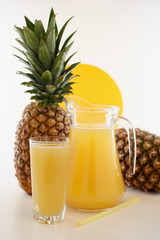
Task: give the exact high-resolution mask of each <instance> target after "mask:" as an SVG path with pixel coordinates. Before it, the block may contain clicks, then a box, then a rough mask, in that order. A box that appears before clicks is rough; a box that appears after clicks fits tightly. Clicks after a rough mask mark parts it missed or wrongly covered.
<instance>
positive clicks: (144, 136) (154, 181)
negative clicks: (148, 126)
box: [115, 128, 160, 192]
mask: <svg viewBox="0 0 160 240" xmlns="http://www.w3.org/2000/svg"><path fill="white" fill-rule="evenodd" d="M115 136H116V142H117V149H118V155H119V160H120V164H121V170H122V174H123V177H124V181H125V183H126V185H127V186H129V187H135V188H137V189H141V190H144V191H145V192H148V191H156V192H160V137H158V136H156V135H154V134H151V133H149V132H147V131H143V130H140V129H138V128H137V129H136V140H137V153H136V159H137V162H136V171H135V175H131V174H130V172H129V151H128V149H129V146H128V138H127V133H126V131H125V129H116V130H115ZM131 145H132V144H131ZM131 148H132V151H133V146H132V147H131Z"/></svg>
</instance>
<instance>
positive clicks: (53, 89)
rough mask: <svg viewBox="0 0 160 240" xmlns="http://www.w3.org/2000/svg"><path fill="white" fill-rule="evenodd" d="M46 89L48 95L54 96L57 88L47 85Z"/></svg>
mask: <svg viewBox="0 0 160 240" xmlns="http://www.w3.org/2000/svg"><path fill="white" fill-rule="evenodd" d="M45 89H46V91H47V92H48V93H50V94H52V93H54V92H55V90H56V87H55V86H54V85H51V84H49V85H46V87H45Z"/></svg>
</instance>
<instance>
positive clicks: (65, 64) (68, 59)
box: [64, 52, 77, 67]
mask: <svg viewBox="0 0 160 240" xmlns="http://www.w3.org/2000/svg"><path fill="white" fill-rule="evenodd" d="M76 53H77V52H74V53H73V54H72V55H71V56H70V57H69V58H67V60H66V61H65V63H64V67H65V66H67V64H68V62H69V61H70V60H71V58H72V57H73V56H74V55H75V54H76Z"/></svg>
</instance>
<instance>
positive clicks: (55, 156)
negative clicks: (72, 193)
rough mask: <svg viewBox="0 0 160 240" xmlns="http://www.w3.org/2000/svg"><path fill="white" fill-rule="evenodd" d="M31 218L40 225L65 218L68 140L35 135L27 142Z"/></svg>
mask: <svg viewBox="0 0 160 240" xmlns="http://www.w3.org/2000/svg"><path fill="white" fill-rule="evenodd" d="M30 155H31V179H32V195H33V208H34V218H35V220H36V221H37V222H39V223H48V224H51V223H57V222H60V221H62V220H63V219H64V214H65V208H66V205H65V192H66V176H67V162H68V157H69V139H68V138H66V137H49V136H36V137H32V138H31V139H30Z"/></svg>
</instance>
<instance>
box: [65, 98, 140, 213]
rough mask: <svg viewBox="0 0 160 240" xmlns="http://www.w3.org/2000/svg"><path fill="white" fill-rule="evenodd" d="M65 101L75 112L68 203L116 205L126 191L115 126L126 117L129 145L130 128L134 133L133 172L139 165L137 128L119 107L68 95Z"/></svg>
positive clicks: (85, 206) (95, 207)
mask: <svg viewBox="0 0 160 240" xmlns="http://www.w3.org/2000/svg"><path fill="white" fill-rule="evenodd" d="M65 101H66V108H67V110H68V111H69V112H70V113H71V115H72V128H71V154H70V161H69V164H68V179H67V195H66V197H67V204H68V205H69V206H71V207H73V208H77V209H85V210H98V209H105V208H108V207H112V206H114V205H115V204H116V203H117V202H119V201H120V199H121V198H122V196H123V194H124V192H125V185H124V182H123V177H122V173H121V169H120V163H119V159H118V154H117V148H116V142H115V136H114V128H115V126H116V125H117V124H116V122H117V120H118V119H121V120H123V122H124V123H125V128H126V130H127V133H128V139H129V141H128V142H129V147H130V145H131V144H130V142H131V141H130V133H129V128H130V129H131V131H132V132H133V136H134V137H133V139H132V141H133V144H134V153H133V154H134V156H133V158H131V149H130V154H129V157H130V172H131V173H132V174H134V172H135V164H136V138H135V130H134V128H133V127H132V125H131V123H130V122H129V121H128V120H127V119H125V118H123V117H120V116H119V115H118V111H119V108H118V107H116V106H104V105H93V104H90V103H88V102H87V101H85V100H84V99H82V98H79V97H67V98H66V99H65ZM126 124H127V125H126ZM123 127H124V126H123ZM131 159H133V161H132V160H131Z"/></svg>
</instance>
